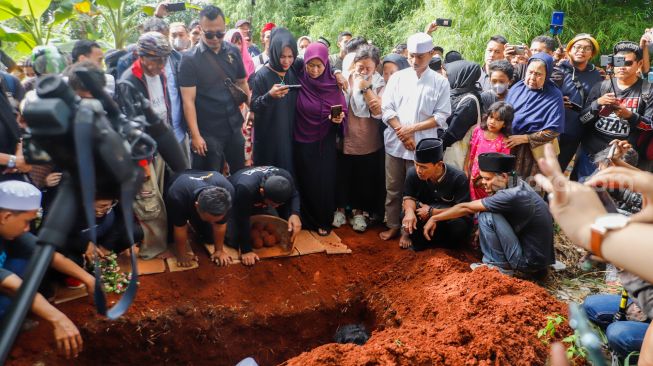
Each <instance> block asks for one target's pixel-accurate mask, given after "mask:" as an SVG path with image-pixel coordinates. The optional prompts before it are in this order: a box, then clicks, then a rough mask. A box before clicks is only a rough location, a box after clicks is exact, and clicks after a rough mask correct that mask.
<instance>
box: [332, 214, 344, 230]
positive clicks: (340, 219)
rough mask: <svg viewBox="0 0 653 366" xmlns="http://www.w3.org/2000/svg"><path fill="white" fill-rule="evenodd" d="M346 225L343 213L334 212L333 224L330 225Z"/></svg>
mask: <svg viewBox="0 0 653 366" xmlns="http://www.w3.org/2000/svg"><path fill="white" fill-rule="evenodd" d="M346 223H347V217H345V213H344V212H342V211H336V213H335V214H333V223H332V224H331V225H332V226H333V227H341V226H342V225H344V224H346Z"/></svg>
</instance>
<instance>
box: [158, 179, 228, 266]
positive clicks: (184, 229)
mask: <svg viewBox="0 0 653 366" xmlns="http://www.w3.org/2000/svg"><path fill="white" fill-rule="evenodd" d="M233 196H234V188H233V186H232V185H231V183H229V181H228V180H227V178H225V177H223V176H222V175H221V174H220V173H218V172H212V171H199V170H189V171H186V172H184V173H180V174H179V175H177V176H176V177H173V180H172V183H171V184H170V187H169V188H168V190H167V192H166V195H165V201H166V210H167V211H168V220H169V222H170V223H171V224H172V226H173V237H174V241H175V250H176V252H177V253H176V254H177V265H179V266H180V267H190V266H191V264H192V261H193V260H197V257H196V256H193V255H189V254H188V253H186V250H187V244H186V243H187V242H188V226H187V225H189V224H190V225H191V226H192V227H193V229H194V230H195V232H196V233H197V234H198V236H199V240H200V241H201V242H203V243H209V244H214V245H215V252H214V253H213V254H212V255H211V260H212V261H214V262H216V263H217V264H218V265H220V266H226V265H228V264H230V263H231V257H229V255H228V254H227V253H226V252H225V251H224V250H223V247H224V238H225V234H226V232H227V218H228V214H229V209H231V203H232V197H233Z"/></svg>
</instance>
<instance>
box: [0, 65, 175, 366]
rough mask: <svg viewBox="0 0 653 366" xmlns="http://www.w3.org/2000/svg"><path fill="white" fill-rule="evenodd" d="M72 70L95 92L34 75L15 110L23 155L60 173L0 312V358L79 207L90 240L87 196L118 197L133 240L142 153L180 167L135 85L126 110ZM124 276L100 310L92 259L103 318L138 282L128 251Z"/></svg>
mask: <svg viewBox="0 0 653 366" xmlns="http://www.w3.org/2000/svg"><path fill="white" fill-rule="evenodd" d="M75 74H76V75H77V76H78V77H79V79H80V80H81V81H82V83H83V84H84V87H85V89H86V90H88V91H89V92H90V93H91V95H92V96H93V98H95V99H81V98H79V97H78V96H77V95H76V94H75V93H74V91H73V90H72V89H71V88H70V86H68V85H67V84H66V83H65V82H64V80H63V79H62V78H61V77H60V76H59V75H46V76H44V77H42V78H40V79H39V80H38V81H37V85H36V94H37V96H38V97H39V99H38V100H36V101H34V102H31V103H29V104H27V106H26V107H25V109H24V110H23V117H24V118H25V120H26V121H27V125H28V127H29V135H28V136H27V138H26V139H25V140H24V142H23V144H24V145H25V146H24V151H25V153H26V160H27V161H29V162H30V163H33V162H38V163H44V162H48V161H51V162H52V163H54V164H55V165H56V167H57V168H58V169H60V170H61V171H62V172H64V175H63V178H62V181H61V183H60V184H59V187H58V191H57V195H56V197H55V200H54V203H53V204H52V206H51V208H50V210H49V212H48V215H47V216H46V217H45V220H44V222H43V224H42V225H41V227H40V229H39V235H38V239H36V238H35V239H34V240H35V241H36V240H37V244H38V245H37V246H36V250H35V251H34V255H33V256H32V258H31V259H30V262H29V264H28V266H27V268H28V269H27V273H25V274H24V276H23V285H22V286H21V287H20V289H19V292H18V294H17V296H15V297H14V301H13V302H12V305H11V307H10V309H9V310H8V311H7V313H6V314H5V317H4V320H3V324H2V327H0V329H3V332H2V333H1V334H0V364H2V363H3V361H4V360H5V359H6V357H7V354H8V352H9V350H10V348H11V345H12V344H13V341H14V339H15V338H16V335H17V334H18V332H19V330H20V327H21V323H22V321H23V319H24V318H25V315H26V314H27V311H28V310H29V309H30V307H31V304H32V301H33V300H34V296H35V294H36V292H37V290H38V287H39V284H40V283H41V280H42V279H43V276H44V274H45V272H46V270H47V269H48V268H49V266H50V263H51V261H52V256H53V255H54V251H55V249H64V248H65V244H66V243H67V241H68V237H69V235H70V233H71V232H72V231H73V230H74V228H75V227H76V225H75V224H76V219H77V217H78V215H79V213H82V214H83V216H84V218H85V221H86V224H87V225H88V227H89V232H90V239H91V241H94V242H95V241H96V225H95V208H94V201H95V198H96V197H97V196H100V195H101V196H102V197H112V198H114V199H118V200H119V202H120V205H121V212H122V219H123V221H124V224H125V228H126V231H127V233H128V235H129V236H130V238H129V239H130V240H131V243H130V244H133V240H132V238H131V235H132V233H133V225H134V221H133V210H132V204H133V200H134V198H135V197H136V194H137V193H138V192H139V191H140V187H141V185H142V182H143V177H144V171H143V169H142V168H141V167H140V166H139V163H140V164H142V160H149V159H151V158H152V157H153V156H154V154H155V153H157V152H158V153H160V154H161V157H162V158H163V159H164V160H165V161H166V163H167V165H168V166H169V167H170V168H171V169H172V170H173V171H175V172H179V171H183V170H184V169H186V168H188V166H187V165H188V164H187V163H186V161H185V160H184V154H183V152H182V149H181V146H180V145H179V143H178V142H177V140H176V139H175V137H174V134H173V132H172V131H171V130H170V129H169V128H168V126H167V124H166V123H165V122H164V121H162V120H161V119H160V118H159V117H158V116H157V115H156V113H154V111H153V110H152V108H151V106H150V103H149V101H148V100H147V99H146V98H145V97H144V96H143V95H142V94H141V93H138V92H135V93H131V95H130V98H131V99H130V100H129V103H128V104H129V112H128V113H127V114H128V116H125V115H124V114H122V113H121V112H120V109H119V108H118V106H117V104H116V103H115V102H114V101H113V100H112V99H111V98H110V97H109V96H108V95H107V94H106V93H105V92H104V90H103V89H102V87H101V86H100V83H98V82H97V81H96V80H95V78H94V77H93V75H92V73H90V72H89V71H88V70H87V69H83V68H81V69H79V70H77V71H75ZM131 264H132V269H133V273H132V279H131V281H130V284H129V286H128V288H127V290H126V292H125V294H124V295H123V297H122V298H121V299H120V300H119V301H118V302H117V303H116V304H115V305H114V306H113V307H112V308H111V309H107V304H106V298H105V296H104V292H103V285H102V280H101V273H100V269H99V265H97V263H96V266H95V268H96V269H95V278H96V284H95V304H96V307H97V309H98V312H99V313H100V314H102V315H106V316H107V317H108V318H109V319H116V318H118V317H120V316H121V315H122V314H123V313H124V312H125V311H126V310H127V309H128V308H129V306H130V305H131V303H132V301H133V300H134V298H135V296H136V291H137V287H138V272H137V270H136V269H137V263H136V255H135V253H134V251H133V250H132V251H131Z"/></svg>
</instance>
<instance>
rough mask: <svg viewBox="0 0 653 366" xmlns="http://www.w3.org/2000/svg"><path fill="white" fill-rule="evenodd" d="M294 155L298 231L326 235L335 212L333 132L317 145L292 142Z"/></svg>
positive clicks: (317, 142) (334, 130)
mask: <svg viewBox="0 0 653 366" xmlns="http://www.w3.org/2000/svg"><path fill="white" fill-rule="evenodd" d="M294 154H295V157H294V160H295V174H296V180H297V189H298V190H299V196H300V199H301V215H302V227H305V228H306V229H308V230H317V229H324V230H327V231H329V230H331V223H332V222H333V213H334V211H335V209H336V197H335V195H336V187H335V186H336V154H337V152H336V129H335V128H333V129H331V130H330V131H329V133H328V134H327V135H326V136H325V137H324V138H323V139H322V140H320V141H316V142H311V143H300V142H295V145H294Z"/></svg>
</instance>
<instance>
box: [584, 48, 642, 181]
mask: <svg viewBox="0 0 653 366" xmlns="http://www.w3.org/2000/svg"><path fill="white" fill-rule="evenodd" d="M613 52H614V58H615V59H616V58H617V57H618V56H621V57H623V59H624V62H623V65H622V66H618V65H615V66H614V67H613V70H614V79H613V80H612V82H611V81H610V80H605V81H603V82H602V83H599V84H597V85H595V86H594V88H592V91H591V92H590V94H589V97H588V98H587V104H586V105H585V108H584V109H583V111H582V112H581V114H580V121H581V123H582V124H583V125H584V128H585V134H584V137H583V139H582V142H581V152H586V153H587V155H585V154H580V157H579V159H578V160H579V161H577V162H576V165H577V166H578V178H579V180H581V179H582V178H584V177H587V176H589V175H590V174H592V172H593V171H594V170H595V169H596V166H595V165H594V163H593V162H592V160H593V156H594V154H596V153H598V152H599V151H601V150H603V149H605V148H606V147H607V146H608V145H609V144H610V141H612V140H614V139H618V140H628V141H629V142H630V143H631V144H632V145H633V147H635V149H636V150H638V153H639V154H640V162H639V164H638V167H640V168H643V169H646V170H649V169H647V168H650V162H651V160H652V158H653V157H651V156H647V147H648V145H649V141H642V138H645V137H646V135H644V133H645V132H647V131H651V118H652V117H653V98H652V95H651V94H652V93H651V85H650V84H648V82H647V81H646V80H643V79H641V78H640V77H639V75H638V71H639V69H640V67H641V65H642V49H641V48H640V47H639V45H637V44H636V43H634V42H629V41H624V42H619V43H617V44H616V45H615V46H614V50H613ZM615 63H616V62H615ZM648 133H649V134H650V132H648ZM648 150H650V149H648ZM590 159H591V160H590Z"/></svg>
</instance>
